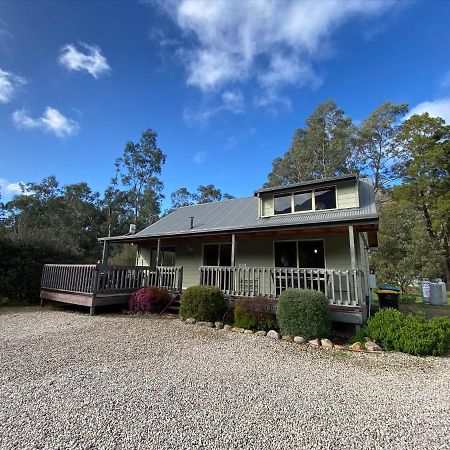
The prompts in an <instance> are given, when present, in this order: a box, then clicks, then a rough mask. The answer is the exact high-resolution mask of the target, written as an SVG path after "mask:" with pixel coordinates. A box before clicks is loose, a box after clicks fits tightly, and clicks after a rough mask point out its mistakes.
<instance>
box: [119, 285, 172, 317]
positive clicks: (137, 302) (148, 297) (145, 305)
mask: <svg viewBox="0 0 450 450" xmlns="http://www.w3.org/2000/svg"><path fill="white" fill-rule="evenodd" d="M169 302H170V295H169V293H168V292H167V291H166V290H164V289H160V288H157V287H146V288H142V289H139V290H138V291H136V292H133V293H132V294H131V297H130V300H129V301H128V309H129V310H130V311H133V312H138V311H148V312H153V313H158V312H160V311H162V310H163V308H164V307H165V306H167V304H168V303H169Z"/></svg>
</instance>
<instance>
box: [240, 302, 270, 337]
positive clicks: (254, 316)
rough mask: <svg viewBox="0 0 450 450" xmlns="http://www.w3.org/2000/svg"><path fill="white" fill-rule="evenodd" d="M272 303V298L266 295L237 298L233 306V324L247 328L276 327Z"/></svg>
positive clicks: (266, 328) (264, 328) (268, 328)
mask: <svg viewBox="0 0 450 450" xmlns="http://www.w3.org/2000/svg"><path fill="white" fill-rule="evenodd" d="M274 304H275V302H274V301H273V300H270V299H268V298H266V297H244V298H239V299H238V300H236V303H235V306H234V325H235V326H236V327H240V328H246V329H248V330H271V329H274V328H278V323H277V317H276V315H275V313H274V312H273V306H274Z"/></svg>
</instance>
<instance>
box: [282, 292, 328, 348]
mask: <svg viewBox="0 0 450 450" xmlns="http://www.w3.org/2000/svg"><path fill="white" fill-rule="evenodd" d="M277 319H278V324H279V326H280V331H281V333H282V334H283V335H292V336H303V337H304V338H305V339H315V338H324V337H327V336H328V335H329V333H330V311H329V306H328V300H327V298H326V297H325V295H324V294H322V293H321V292H316V291H311V290H309V289H287V290H285V291H283V292H282V293H281V295H280V297H279V298H278V306H277Z"/></svg>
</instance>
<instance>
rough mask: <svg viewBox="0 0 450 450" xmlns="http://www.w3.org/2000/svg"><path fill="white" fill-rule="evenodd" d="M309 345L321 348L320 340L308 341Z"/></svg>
mask: <svg viewBox="0 0 450 450" xmlns="http://www.w3.org/2000/svg"><path fill="white" fill-rule="evenodd" d="M308 344H310V345H314V346H315V347H320V339H312V340H311V341H308Z"/></svg>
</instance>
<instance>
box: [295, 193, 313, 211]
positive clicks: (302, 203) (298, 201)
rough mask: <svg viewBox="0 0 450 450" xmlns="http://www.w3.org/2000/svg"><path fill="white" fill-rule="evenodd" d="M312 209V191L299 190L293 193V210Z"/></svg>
mask: <svg viewBox="0 0 450 450" xmlns="http://www.w3.org/2000/svg"><path fill="white" fill-rule="evenodd" d="M311 210H312V192H299V193H297V194H295V195H294V211H295V212H298V211H311Z"/></svg>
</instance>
